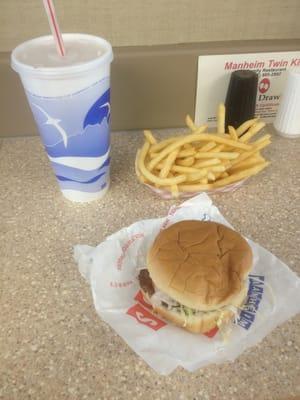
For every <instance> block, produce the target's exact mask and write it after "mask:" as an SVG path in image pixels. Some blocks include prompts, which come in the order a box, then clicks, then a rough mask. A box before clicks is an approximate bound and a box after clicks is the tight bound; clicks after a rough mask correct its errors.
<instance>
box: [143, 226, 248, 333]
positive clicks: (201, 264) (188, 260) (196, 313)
mask: <svg viewBox="0 0 300 400" xmlns="http://www.w3.org/2000/svg"><path fill="white" fill-rule="evenodd" d="M252 258H253V256H252V251H251V248H250V246H249V245H248V243H247V241H246V240H245V239H244V238H243V237H242V236H241V235H240V234H239V233H237V232H236V231H234V230H232V229H230V228H228V227H227V226H225V225H222V224H219V223H216V222H212V221H196V220H186V221H180V222H177V223H175V224H173V225H171V226H170V227H168V228H166V229H164V230H162V231H160V233H159V234H158V235H157V237H156V238H155V240H154V242H153V244H152V246H151V248H150V249H149V251H148V254H147V268H145V269H142V270H141V271H140V272H139V276H138V279H139V283H140V286H141V291H142V293H143V296H144V299H145V301H147V302H148V303H150V304H151V305H152V307H153V310H154V312H155V313H156V314H158V315H160V316H161V317H163V318H164V319H166V320H168V321H170V322H172V323H174V324H175V325H178V326H180V327H182V328H184V329H186V330H188V331H190V332H194V333H206V332H209V331H211V330H212V329H214V328H216V327H219V328H220V327H221V326H222V325H224V324H226V323H228V322H229V321H231V320H232V318H233V317H234V316H235V315H236V312H237V310H238V309H239V307H241V306H242V304H243V303H244V301H245V298H246V296H247V291H248V287H247V276H248V274H249V271H250V269H251V266H252Z"/></svg>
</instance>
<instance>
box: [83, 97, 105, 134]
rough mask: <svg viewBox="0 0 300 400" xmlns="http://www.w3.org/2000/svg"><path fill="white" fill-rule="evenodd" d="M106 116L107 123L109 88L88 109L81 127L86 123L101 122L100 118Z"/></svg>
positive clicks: (95, 123) (86, 124) (94, 123)
mask: <svg viewBox="0 0 300 400" xmlns="http://www.w3.org/2000/svg"><path fill="white" fill-rule="evenodd" d="M104 118H106V119H107V122H108V123H109V120H110V90H109V89H108V90H107V91H106V92H104V93H103V95H102V96H101V97H99V99H98V100H97V101H96V102H95V103H94V104H93V105H92V107H91V108H90V109H89V111H88V113H87V114H86V117H85V119H84V121H83V129H84V128H85V127H86V126H88V125H97V124H101V122H102V120H103V119H104Z"/></svg>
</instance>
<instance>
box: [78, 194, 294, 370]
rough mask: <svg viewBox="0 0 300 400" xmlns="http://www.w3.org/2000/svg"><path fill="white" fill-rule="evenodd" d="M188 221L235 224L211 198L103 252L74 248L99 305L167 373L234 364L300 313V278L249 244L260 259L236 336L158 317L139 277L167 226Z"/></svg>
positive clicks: (115, 238) (127, 232)
mask: <svg viewBox="0 0 300 400" xmlns="http://www.w3.org/2000/svg"><path fill="white" fill-rule="evenodd" d="M184 219H198V220H214V221H217V222H220V223H223V224H225V225H227V226H230V225H229V223H228V222H227V221H226V220H225V219H224V217H223V216H222V215H221V214H220V212H219V210H218V209H217V208H216V207H215V206H214V205H213V204H212V201H211V199H210V198H209V197H208V196H207V195H206V194H201V195H199V196H196V197H194V198H192V199H189V200H187V201H185V202H184V203H182V204H181V205H179V206H173V207H171V208H170V211H169V214H168V215H167V216H166V217H165V218H158V219H151V220H143V221H138V222H136V223H134V224H133V225H131V226H129V227H125V228H123V229H121V230H120V231H118V232H116V233H114V234H113V235H111V236H109V237H108V238H107V239H106V240H105V241H104V242H102V243H100V244H99V245H98V246H97V247H95V248H94V247H91V246H86V245H77V246H75V250H74V256H75V260H76V261H77V263H78V266H79V270H80V272H81V274H82V275H83V276H84V277H85V279H86V280H87V281H88V283H89V284H90V286H91V291H92V295H93V300H94V305H95V308H96V311H97V313H98V314H99V316H100V317H101V319H102V320H104V321H106V322H107V323H108V324H109V325H110V326H111V327H112V328H113V329H114V330H115V331H116V332H117V333H118V334H119V335H120V336H121V337H122V338H123V339H124V341H125V342H126V343H127V344H128V345H129V346H130V347H131V348H132V349H133V350H134V351H135V352H136V353H137V354H138V355H139V356H140V357H142V358H143V359H144V360H145V362H146V363H148V364H149V365H150V366H151V367H152V368H153V369H154V370H155V371H157V372H158V373H160V374H169V373H170V372H172V371H173V370H174V369H175V368H176V367H178V366H182V367H183V368H185V369H187V370H189V371H194V370H196V369H198V368H200V367H203V366H206V365H209V364H212V363H221V362H225V361H233V360H234V359H235V358H236V357H238V356H239V355H240V354H241V353H242V352H243V351H244V350H245V349H247V348H249V347H251V346H253V345H255V344H256V343H258V342H260V341H261V340H262V339H263V338H264V337H265V336H266V335H267V334H268V333H269V332H271V331H272V329H274V328H275V327H276V326H277V325H279V324H281V323H282V322H284V321H285V320H287V319H289V318H291V317H292V316H293V315H295V314H297V313H298V312H299V311H300V279H299V278H298V277H297V275H296V274H295V273H294V272H292V271H291V270H290V269H289V268H288V267H287V265H285V264H284V263H283V262H282V261H280V260H279V259H278V258H276V257H275V256H274V255H273V254H271V253H269V252H268V251H267V250H265V249H264V248H262V247H261V246H259V245H258V244H256V243H254V242H252V241H251V240H248V243H249V244H250V246H251V248H252V251H253V255H254V262H253V269H252V270H251V273H250V275H249V283H250V286H249V291H248V299H247V301H246V303H245V306H244V308H243V311H242V312H241V314H240V315H239V318H238V320H237V323H232V331H231V335H230V338H229V340H228V341H227V342H224V340H223V338H222V335H220V334H216V335H215V336H214V337H213V338H209V337H206V336H205V335H197V334H192V333H189V332H187V331H185V330H183V329H181V328H178V327H176V326H173V325H171V324H169V323H168V322H166V321H163V320H162V319H161V318H158V317H157V316H155V315H154V314H153V313H152V311H151V309H149V308H147V305H145V304H143V302H142V301H141V299H140V298H139V284H138V280H137V275H138V271H139V269H141V268H143V267H145V266H146V254H147V250H148V249H149V246H150V245H151V243H152V242H153V240H154V238H155V236H156V235H157V234H158V232H159V231H160V229H164V228H165V227H167V226H169V225H170V224H172V223H175V222H177V221H179V220H184Z"/></svg>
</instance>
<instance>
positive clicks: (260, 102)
mask: <svg viewBox="0 0 300 400" xmlns="http://www.w3.org/2000/svg"><path fill="white" fill-rule="evenodd" d="M292 68H299V69H300V52H299V51H294V52H281V53H251V54H250V53H249V54H224V55H216V56H199V57H198V81H197V97H196V109H195V123H196V124H199V125H200V124H203V123H208V125H209V126H214V125H215V121H216V110H217V107H218V104H219V103H221V102H225V98H226V93H227V88H228V84H229V80H230V75H231V73H232V72H233V71H236V70H240V69H247V70H252V71H255V72H257V74H258V89H257V99H256V115H257V116H260V117H261V118H262V119H263V120H264V121H265V122H272V121H273V120H274V118H275V116H276V112H277V108H278V105H279V99H280V95H281V93H282V90H283V88H284V83H285V72H286V70H288V69H292Z"/></svg>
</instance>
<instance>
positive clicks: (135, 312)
mask: <svg viewBox="0 0 300 400" xmlns="http://www.w3.org/2000/svg"><path fill="white" fill-rule="evenodd" d="M127 314H128V315H131V316H132V317H134V318H135V319H136V320H137V321H138V322H139V323H140V324H143V325H146V326H148V328H151V329H153V330H154V331H158V330H159V329H161V328H163V327H164V326H166V325H167V324H166V323H165V322H164V321H162V320H161V319H159V318H157V317H156V316H155V315H153V314H152V313H151V312H149V311H148V310H146V309H145V308H144V307H142V306H141V305H140V304H135V305H134V306H132V307H130V308H129V309H128V310H127Z"/></svg>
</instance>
